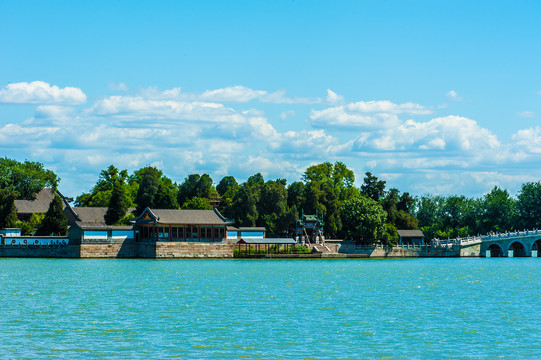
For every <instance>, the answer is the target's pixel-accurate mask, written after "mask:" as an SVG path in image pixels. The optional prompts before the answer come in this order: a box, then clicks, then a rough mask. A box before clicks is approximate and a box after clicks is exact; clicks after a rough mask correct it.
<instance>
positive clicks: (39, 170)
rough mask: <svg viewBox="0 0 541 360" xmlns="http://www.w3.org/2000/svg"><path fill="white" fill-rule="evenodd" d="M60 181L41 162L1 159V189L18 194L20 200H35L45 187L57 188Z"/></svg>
mask: <svg viewBox="0 0 541 360" xmlns="http://www.w3.org/2000/svg"><path fill="white" fill-rule="evenodd" d="M59 181H60V179H59V178H58V176H57V175H56V174H55V173H54V172H52V171H51V170H46V169H44V167H43V164H41V163H39V162H32V161H25V162H24V163H21V162H18V161H16V160H12V159H8V158H7V157H5V158H0V189H8V190H11V191H14V192H16V193H17V198H18V199H25V200H33V199H34V198H35V197H36V194H37V193H38V192H40V191H41V190H42V189H43V188H45V187H52V188H56V187H57V186H58V182H59Z"/></svg>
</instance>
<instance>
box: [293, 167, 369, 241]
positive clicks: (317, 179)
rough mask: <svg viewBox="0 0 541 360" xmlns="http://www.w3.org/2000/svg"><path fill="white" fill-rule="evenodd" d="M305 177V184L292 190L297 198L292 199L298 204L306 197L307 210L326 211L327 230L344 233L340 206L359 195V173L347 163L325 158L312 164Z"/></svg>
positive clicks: (328, 231)
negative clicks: (356, 178)
mask: <svg viewBox="0 0 541 360" xmlns="http://www.w3.org/2000/svg"><path fill="white" fill-rule="evenodd" d="M303 180H304V181H305V184H304V187H301V186H299V185H295V187H294V188H292V189H291V193H292V194H293V195H295V199H292V200H291V203H292V204H294V205H296V204H295V202H298V201H299V200H300V199H302V200H303V203H302V205H301V208H302V209H303V210H304V212H305V213H306V214H315V213H316V212H317V213H318V214H322V215H323V216H324V221H325V229H324V231H325V233H326V234H327V235H329V236H332V237H334V236H336V235H338V234H341V233H342V220H341V217H340V208H341V206H342V204H343V203H344V201H346V200H347V199H350V198H353V197H356V196H357V195H358V194H359V191H358V190H357V189H356V188H355V187H354V186H353V183H354V182H355V175H354V173H353V171H351V170H349V169H348V168H347V167H346V166H345V165H344V164H343V163H341V162H336V163H335V164H334V165H333V164H331V163H329V162H325V163H322V164H318V165H313V166H310V167H309V168H308V169H306V171H305V173H304V175H303Z"/></svg>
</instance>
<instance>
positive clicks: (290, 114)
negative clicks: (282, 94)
mask: <svg viewBox="0 0 541 360" xmlns="http://www.w3.org/2000/svg"><path fill="white" fill-rule="evenodd" d="M293 116H295V110H287V111H282V113H281V114H280V119H282V120H285V119H287V118H288V117H293Z"/></svg>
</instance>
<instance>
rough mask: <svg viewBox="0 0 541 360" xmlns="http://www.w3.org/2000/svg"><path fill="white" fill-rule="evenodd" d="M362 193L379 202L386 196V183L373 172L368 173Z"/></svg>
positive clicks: (362, 186)
mask: <svg viewBox="0 0 541 360" xmlns="http://www.w3.org/2000/svg"><path fill="white" fill-rule="evenodd" d="M361 192H362V193H363V194H364V195H366V196H368V197H369V198H371V199H373V200H376V201H379V199H380V198H381V197H382V196H383V195H384V194H385V181H383V180H378V178H377V177H376V176H374V175H372V173H371V172H367V173H366V174H365V177H364V184H363V185H361Z"/></svg>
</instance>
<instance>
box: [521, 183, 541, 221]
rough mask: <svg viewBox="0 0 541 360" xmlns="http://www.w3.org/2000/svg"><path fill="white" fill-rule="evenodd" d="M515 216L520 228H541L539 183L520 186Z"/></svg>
mask: <svg viewBox="0 0 541 360" xmlns="http://www.w3.org/2000/svg"><path fill="white" fill-rule="evenodd" d="M517 215H518V225H519V226H520V227H521V228H524V229H538V228H540V227H541V182H528V183H525V184H522V186H521V188H520V191H519V194H518V197H517Z"/></svg>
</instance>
